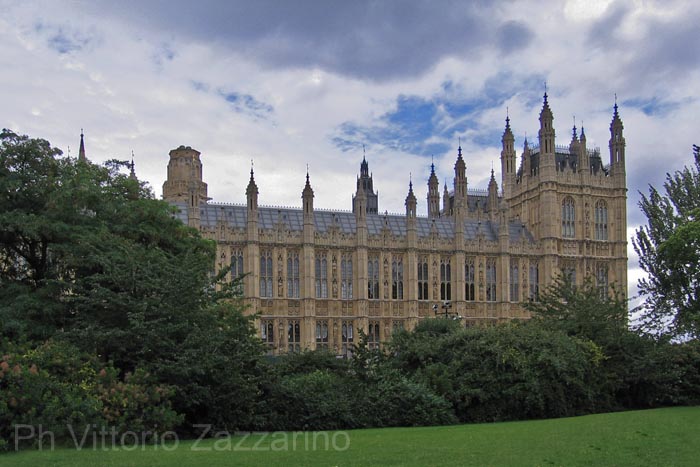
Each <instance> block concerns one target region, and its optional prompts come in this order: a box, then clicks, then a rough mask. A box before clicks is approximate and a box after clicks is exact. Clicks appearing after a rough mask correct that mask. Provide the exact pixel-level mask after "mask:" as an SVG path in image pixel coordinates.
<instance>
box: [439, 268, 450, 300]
mask: <svg viewBox="0 0 700 467" xmlns="http://www.w3.org/2000/svg"><path fill="white" fill-rule="evenodd" d="M440 300H452V271H451V270H450V259H449V258H442V259H441V260H440Z"/></svg>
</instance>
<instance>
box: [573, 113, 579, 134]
mask: <svg viewBox="0 0 700 467" xmlns="http://www.w3.org/2000/svg"><path fill="white" fill-rule="evenodd" d="M572 139H578V135H577V134H576V115H574V128H573V130H572Z"/></svg>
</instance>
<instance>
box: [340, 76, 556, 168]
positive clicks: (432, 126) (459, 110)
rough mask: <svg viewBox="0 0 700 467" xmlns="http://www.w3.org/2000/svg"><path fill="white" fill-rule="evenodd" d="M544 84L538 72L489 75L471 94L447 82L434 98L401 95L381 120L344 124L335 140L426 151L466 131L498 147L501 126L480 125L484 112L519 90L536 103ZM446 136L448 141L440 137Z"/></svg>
mask: <svg viewBox="0 0 700 467" xmlns="http://www.w3.org/2000/svg"><path fill="white" fill-rule="evenodd" d="M543 83H544V79H543V78H542V76H541V75H538V74H532V75H527V76H524V77H516V76H515V75H513V74H512V73H499V74H497V75H494V76H492V77H491V78H489V79H487V80H486V81H485V83H484V85H483V87H482V89H481V90H480V91H479V92H478V93H476V94H474V93H471V95H470V94H469V93H467V92H465V90H464V89H463V88H462V87H461V86H460V85H459V84H455V83H454V82H452V81H445V82H443V83H442V84H441V86H440V90H439V92H438V93H437V94H435V95H433V96H432V97H430V98H425V97H421V96H415V95H399V96H398V97H397V98H396V108H395V109H394V110H391V111H389V112H387V113H385V114H384V115H382V116H381V117H380V118H379V119H378V120H377V122H376V124H375V125H370V126H359V125H356V124H354V123H353V122H345V123H343V124H341V125H340V126H339V127H338V134H336V135H335V136H334V137H333V138H332V141H333V143H334V144H335V145H336V146H337V147H338V148H339V149H341V150H343V151H347V150H352V149H354V148H356V147H357V146H358V145H361V144H363V143H367V144H381V145H383V146H386V147H391V148H393V149H398V150H401V151H406V152H410V153H412V154H416V155H423V156H432V155H437V154H443V153H444V152H446V151H449V150H450V148H451V147H452V145H451V144H449V141H450V140H453V139H455V138H456V135H460V134H465V133H469V134H470V135H474V136H469V137H468V138H470V139H473V142H474V143H475V144H477V145H480V146H497V145H498V144H499V142H500V136H501V134H500V131H501V130H500V129H493V128H488V129H482V128H480V124H479V121H478V118H479V116H480V115H481V114H482V113H483V112H484V111H486V110H489V109H494V108H498V107H503V106H504V104H505V102H506V101H507V100H508V99H510V98H511V97H512V96H513V95H515V94H524V95H525V97H526V101H527V102H528V103H529V102H530V101H532V105H533V106H534V105H535V104H536V103H537V102H541V95H540V96H537V93H536V92H535V89H537V88H538V87H540V88H541V89H542V90H543V89H544V84H543ZM538 85H539V86H538ZM504 114H505V109H504ZM441 139H442V140H444V141H445V142H444V143H443V142H440V140H441Z"/></svg>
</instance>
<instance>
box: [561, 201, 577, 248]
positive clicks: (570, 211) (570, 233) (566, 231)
mask: <svg viewBox="0 0 700 467" xmlns="http://www.w3.org/2000/svg"><path fill="white" fill-rule="evenodd" d="M561 236H562V237H564V238H574V237H575V236H576V210H575V209H574V200H573V199H572V198H571V197H566V198H565V199H564V202H563V203H562V204H561Z"/></svg>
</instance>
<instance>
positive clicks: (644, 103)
mask: <svg viewBox="0 0 700 467" xmlns="http://www.w3.org/2000/svg"><path fill="white" fill-rule="evenodd" d="M621 105H622V106H623V107H632V108H636V109H639V110H641V111H642V112H643V113H644V115H647V116H649V117H657V116H658V117H660V116H663V115H666V114H667V113H668V112H670V111H672V110H675V109H677V108H678V107H679V106H680V105H681V102H677V101H675V102H674V101H663V100H661V99H659V98H658V97H656V96H654V97H652V98H651V99H643V98H635V99H627V100H625V101H623V102H622V104H621Z"/></svg>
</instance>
